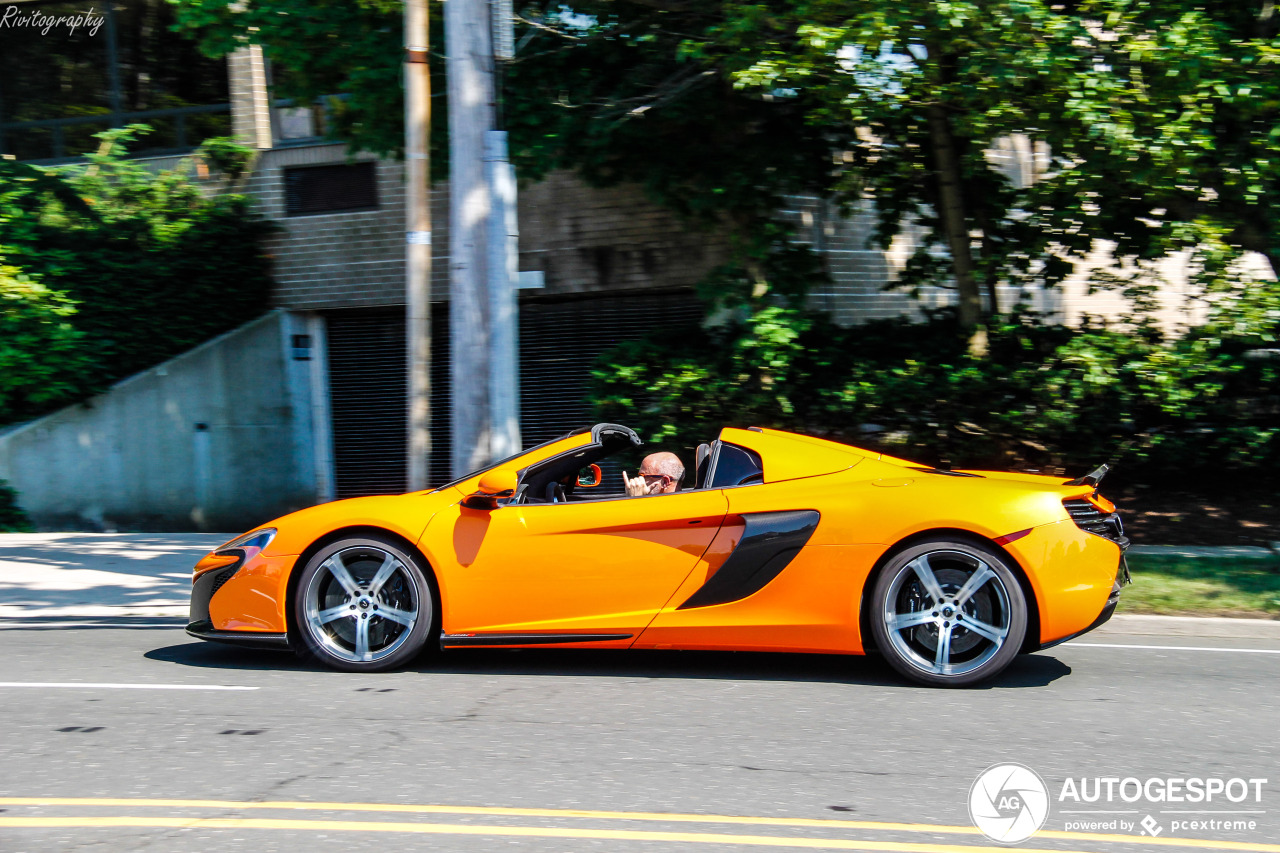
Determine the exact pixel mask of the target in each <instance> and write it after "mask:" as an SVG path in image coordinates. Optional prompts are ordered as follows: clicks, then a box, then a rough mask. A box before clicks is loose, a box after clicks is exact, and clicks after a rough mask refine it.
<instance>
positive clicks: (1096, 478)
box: [1062, 465, 1111, 486]
mask: <svg viewBox="0 0 1280 853" xmlns="http://www.w3.org/2000/svg"><path fill="white" fill-rule="evenodd" d="M1110 470H1111V466H1110V465H1099V466H1098V467H1097V468H1094V469H1093V470H1092V471H1090V472H1089V473H1088V474H1085V475H1084V476H1083V477H1077V478H1075V479H1074V480H1067V481H1066V482H1065V483H1063V484H1062V485H1064V486H1097V485H1098V484H1099V483H1101V482H1102V478H1103V477H1105V476H1107V472H1108V471H1110Z"/></svg>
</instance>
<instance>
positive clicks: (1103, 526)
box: [1062, 498, 1128, 543]
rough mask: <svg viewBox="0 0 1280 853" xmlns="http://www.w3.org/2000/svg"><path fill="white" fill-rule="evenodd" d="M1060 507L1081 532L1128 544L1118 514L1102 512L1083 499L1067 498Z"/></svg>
mask: <svg viewBox="0 0 1280 853" xmlns="http://www.w3.org/2000/svg"><path fill="white" fill-rule="evenodd" d="M1062 505H1063V507H1065V508H1066V510H1067V514H1068V515H1070V516H1071V520H1072V521H1074V522H1075V523H1076V526H1077V527H1079V528H1080V529H1081V530H1085V531H1088V532H1089V533H1093V534H1095V535H1097V536H1101V537H1103V538H1104V539H1110V540H1111V541H1113V542H1120V541H1121V540H1124V541H1125V542H1126V543H1127V542H1128V540H1127V539H1124V524H1123V523H1122V522H1121V521H1120V515H1119V513H1114V512H1103V511H1102V510H1100V509H1098V507H1096V506H1094V505H1093V504H1092V503H1090V502H1089V501H1087V500H1085V499H1084V498H1069V499H1067V500H1064V501H1063V502H1062Z"/></svg>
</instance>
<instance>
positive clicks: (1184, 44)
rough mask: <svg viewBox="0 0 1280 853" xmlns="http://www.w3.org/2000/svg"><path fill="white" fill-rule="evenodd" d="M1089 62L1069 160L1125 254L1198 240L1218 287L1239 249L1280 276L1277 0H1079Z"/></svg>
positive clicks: (1074, 100)
mask: <svg viewBox="0 0 1280 853" xmlns="http://www.w3.org/2000/svg"><path fill="white" fill-rule="evenodd" d="M1079 14H1080V15H1081V16H1082V17H1083V18H1086V19H1088V20H1089V21H1090V25H1089V27H1088V28H1087V30H1088V31H1087V47H1086V48H1085V50H1086V51H1087V53H1088V54H1089V55H1090V57H1091V60H1092V61H1091V62H1090V63H1089V65H1088V66H1087V67H1086V68H1085V69H1083V70H1082V73H1080V74H1078V75H1076V76H1075V77H1074V78H1073V79H1072V81H1071V82H1072V87H1071V91H1070V92H1069V96H1068V97H1067V98H1066V99H1065V100H1064V101H1063V107H1064V112H1065V113H1067V114H1068V115H1070V116H1072V117H1073V118H1074V119H1075V120H1076V121H1078V122H1080V123H1081V124H1083V125H1086V126H1087V127H1088V128H1089V130H1090V133H1089V134H1087V135H1080V136H1076V137H1073V138H1070V139H1064V140H1062V141H1061V142H1060V150H1061V154H1062V162H1063V164H1064V172H1069V173H1070V175H1071V180H1072V181H1073V183H1074V184H1075V185H1076V186H1078V187H1079V191H1080V193H1081V194H1082V195H1085V196H1087V197H1089V198H1090V199H1091V200H1092V202H1093V204H1094V205H1096V207H1097V209H1098V217H1097V219H1098V229H1099V231H1100V232H1102V233H1109V234H1111V235H1112V239H1114V240H1116V241H1117V242H1118V243H1119V248H1118V251H1119V252H1120V253H1121V254H1125V255H1131V256H1134V257H1140V258H1150V257H1157V256H1159V255H1162V254H1164V253H1166V252H1168V251H1170V250H1173V249H1189V250H1191V251H1192V252H1193V264H1194V267H1195V269H1196V271H1197V272H1199V273H1200V274H1201V276H1202V277H1203V280H1204V283H1205V284H1206V285H1208V286H1210V288H1211V289H1212V288H1213V287H1215V286H1217V285H1221V284H1223V283H1224V280H1228V281H1229V280H1230V279H1232V278H1233V276H1232V273H1231V266H1232V264H1233V262H1235V261H1236V260H1237V259H1238V258H1239V256H1240V254H1241V253H1242V252H1245V251H1251V252H1257V253H1260V254H1261V255H1262V256H1263V257H1265V258H1266V259H1267V261H1268V263H1269V264H1270V267H1271V270H1272V272H1273V273H1274V274H1277V275H1280V161H1278V160H1277V158H1276V156H1275V152H1276V147H1277V144H1280V40H1278V39H1277V35H1280V13H1278V12H1277V10H1276V7H1275V3H1274V2H1273V0H1244V2H1221V0H1219V2H1202V1H1201V0H1196V2H1191V0H1158V2H1151V0H1086V2H1083V3H1082V4H1081V8H1080V11H1079Z"/></svg>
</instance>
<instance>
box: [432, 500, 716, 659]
mask: <svg viewBox="0 0 1280 853" xmlns="http://www.w3.org/2000/svg"><path fill="white" fill-rule="evenodd" d="M727 504H728V502H727V500H726V498H725V496H724V494H723V493H722V492H720V491H719V490H713V491H688V492H676V493H674V494H670V495H653V496H649V497H623V496H620V497H617V498H607V499H600V500H588V501H570V502H567V503H534V504H517V505H511V506H501V507H498V508H496V509H490V510H483V509H470V508H467V507H463V506H457V507H455V513H452V514H445V516H446V517H442V518H437V519H436V522H434V523H432V524H431V525H430V526H429V527H428V530H427V533H426V537H425V539H426V541H424V545H425V546H426V549H427V550H428V551H429V552H432V553H436V554H440V553H442V552H448V553H449V554H450V555H451V556H452V562H453V563H454V565H452V566H450V567H449V570H448V571H447V572H445V573H444V576H443V577H442V578H441V587H442V589H441V593H442V597H443V599H444V603H445V608H444V609H445V613H444V631H445V634H446V637H445V642H446V644H449V642H450V637H453V636H456V635H459V634H471V635H484V634H501V635H510V634H539V635H554V634H563V633H589V634H596V635H610V636H611V637H612V638H613V641H614V643H615V644H622V645H625V644H629V642H630V640H631V638H634V637H636V636H638V635H639V633H640V632H641V631H642V630H643V629H644V627H645V626H646V625H647V624H648V623H649V622H650V621H651V620H652V619H653V617H654V615H655V614H656V613H657V612H658V611H659V610H660V609H661V608H662V606H663V605H664V604H665V603H666V602H667V600H668V599H669V598H670V597H671V594H672V593H673V592H675V590H676V589H677V587H679V586H680V584H681V582H682V581H684V579H685V578H686V577H687V576H688V574H689V572H690V571H691V570H692V569H693V567H694V564H695V563H697V561H698V559H699V557H701V556H702V554H703V552H704V551H706V549H707V546H708V545H709V544H710V543H711V540H712V539H713V538H714V537H715V534H716V531H717V530H718V528H719V526H720V524H721V522H722V521H723V519H724V516H725V513H726V511H727ZM449 515H452V518H449V517H447V516H449ZM440 522H444V523H440ZM471 639H472V640H474V641H476V642H484V641H485V638H484V637H483V636H480V637H473V638H471ZM548 639H549V638H547V637H543V638H542V641H544V642H545V641H548ZM624 640H625V642H623V641H624ZM531 641H537V639H534V640H531Z"/></svg>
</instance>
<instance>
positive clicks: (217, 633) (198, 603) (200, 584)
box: [187, 559, 289, 649]
mask: <svg viewBox="0 0 1280 853" xmlns="http://www.w3.org/2000/svg"><path fill="white" fill-rule="evenodd" d="M242 568H244V561H243V559H241V560H237V561H235V562H234V563H232V564H231V565H228V566H223V567H219V568H215V569H210V570H209V571H206V572H204V573H202V574H200V575H197V576H196V578H195V580H194V581H193V582H192V584H191V609H190V611H189V616H188V624H187V633H188V634H190V635H191V636H193V637H198V638H199V639H201V640H214V641H216V642H220V643H235V644H237V645H243V646H250V647H253V648H269V649H287V648H289V635H288V633H286V632H283V631H281V632H276V631H228V630H223V629H219V628H216V627H214V623H213V618H212V616H210V613H209V606H210V602H211V601H212V600H213V597H214V595H216V594H217V593H218V592H219V590H221V589H222V587H223V586H225V585H226V584H227V583H228V582H229V581H230V580H231V579H232V578H233V577H235V576H236V575H237V574H238V573H239V572H240V570H241V569H242Z"/></svg>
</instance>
